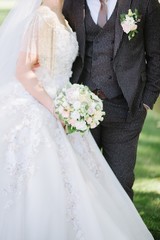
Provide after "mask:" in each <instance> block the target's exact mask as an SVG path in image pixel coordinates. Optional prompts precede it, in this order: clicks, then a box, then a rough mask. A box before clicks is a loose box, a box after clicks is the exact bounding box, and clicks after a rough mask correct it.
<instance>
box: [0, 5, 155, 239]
mask: <svg viewBox="0 0 160 240" xmlns="http://www.w3.org/2000/svg"><path fill="white" fill-rule="evenodd" d="M66 24H67V23H66ZM24 42H25V43H24V44H23V47H22V51H28V52H30V53H32V54H33V55H34V54H35V52H36V51H37V52H38V55H39V62H40V67H38V68H37V70H36V74H37V77H38V79H39V81H40V82H41V84H42V85H43V86H44V88H45V90H46V91H47V92H48V94H49V95H50V96H51V97H52V98H53V99H54V97H55V96H56V92H57V91H58V90H59V89H61V88H62V87H63V86H64V85H65V84H66V83H67V82H68V81H69V78H70V77H71V74H72V72H71V68H72V63H73V61H74V59H75V58H76V56H77V54H78V43H77V40H76V34H75V33H74V32H73V31H72V30H71V28H70V27H69V25H67V26H66V27H64V26H63V25H62V24H61V23H60V22H59V21H58V18H57V16H56V14H55V13H53V12H52V11H51V10H50V9H49V8H48V7H44V6H41V7H40V8H39V9H38V10H37V11H36V14H35V17H34V20H33V21H32V24H31V25H30V27H29V29H28V36H27V37H26V38H25V41H24ZM37 46H38V47H37ZM30 56H31V55H30ZM124 157H125V156H124ZM0 240H153V237H152V236H151V234H150V232H149V231H148V230H147V228H146V226H145V224H144V223H143V221H142V220H141V218H140V216H139V214H138V212H137V210H136V209H135V207H134V205H133V203H132V202H131V201H130V199H129V198H128V196H127V194H126V193H125V192H124V190H123V189H122V187H121V185H120V184H119V182H118V181H117V179H116V177H115V176H114V174H113V172H112V171H111V169H110V167H109V166H108V164H107V163H106V160H105V159H104V157H103V156H102V154H101V152H100V150H99V148H98V147H97V145H96V143H95V141H94V140H93V138H92V136H91V134H90V133H86V134H85V135H84V136H81V135H80V134H77V133H76V134H72V135H66V134H65V131H64V129H63V127H62V126H61V124H60V122H59V121H58V120H56V119H55V118H54V117H53V116H52V114H50V112H49V111H48V110H46V109H45V108H44V107H43V106H42V105H41V104H40V103H39V102H37V101H36V100H35V99H34V98H33V97H32V96H31V95H29V93H28V92H26V91H25V90H24V88H23V86H22V85H21V84H20V83H19V82H18V81H17V80H16V79H13V81H12V82H11V83H10V84H9V85H7V86H6V87H5V88H3V89H1V90H0Z"/></svg>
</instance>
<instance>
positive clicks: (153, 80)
mask: <svg viewBox="0 0 160 240" xmlns="http://www.w3.org/2000/svg"><path fill="white" fill-rule="evenodd" d="M130 8H131V9H132V11H134V10H135V9H137V10H138V12H139V13H140V15H141V21H140V22H139V23H138V33H137V34H136V36H135V37H134V38H133V39H132V40H130V41H129V40H128V36H127V34H126V33H124V32H123V29H122V26H121V23H120V15H121V14H123V13H125V14H127V13H128V10H129V9H130ZM63 12H64V15H65V17H66V19H67V20H68V21H69V24H70V25H71V27H72V29H73V31H76V33H77V39H78V42H79V56H78V57H77V59H76V61H75V63H74V65H73V76H72V79H71V81H72V82H78V80H79V77H80V74H81V72H82V70H83V64H84V57H85V25H84V18H85V0H65V3H64V9H63ZM113 67H114V71H115V73H116V77H117V81H118V84H119V86H120V87H121V89H122V92H123V94H124V97H125V99H126V100H127V102H128V106H129V109H130V110H131V111H134V110H135V108H136V107H137V99H140V101H141V102H143V103H145V104H147V105H148V106H150V108H153V105H154V103H155V101H156V100H157V98H158V96H159V93H160V4H159V3H158V0H143V1H140V0H125V1H124V0H118V13H117V18H116V23H115V41H114V61H113ZM106 84H107V83H106Z"/></svg>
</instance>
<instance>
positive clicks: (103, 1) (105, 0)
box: [99, 0, 107, 4]
mask: <svg viewBox="0 0 160 240" xmlns="http://www.w3.org/2000/svg"><path fill="white" fill-rule="evenodd" d="M99 1H100V3H101V4H107V0H99Z"/></svg>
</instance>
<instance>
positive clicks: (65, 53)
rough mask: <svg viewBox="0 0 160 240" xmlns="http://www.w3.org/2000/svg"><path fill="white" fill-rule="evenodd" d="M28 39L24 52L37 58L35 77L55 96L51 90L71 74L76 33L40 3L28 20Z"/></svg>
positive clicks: (76, 51)
mask: <svg viewBox="0 0 160 240" xmlns="http://www.w3.org/2000/svg"><path fill="white" fill-rule="evenodd" d="M65 21H66V20H65ZM27 38H28V40H26V43H25V44H26V45H27V46H25V48H27V52H29V53H30V54H31V55H32V56H33V55H35V54H36V55H37V56H38V59H39V64H40V68H39V69H38V70H36V72H37V74H38V77H39V79H40V81H41V83H42V84H43V85H44V87H45V88H46V90H47V91H48V92H49V94H51V95H53V96H54V93H53V89H54V90H55V89H56V90H57V88H61V87H63V86H64V85H65V84H66V83H67V82H68V81H69V79H70V77H71V75H72V70H71V69H72V64H73V62H74V60H75V58H76V56H77V54H78V42H77V39H76V33H75V32H73V31H72V29H71V28H70V26H69V24H68V22H67V21H66V26H64V25H63V24H62V23H61V22H60V21H59V19H58V17H57V15H56V13H54V12H53V11H51V10H50V8H48V7H47V6H41V7H40V8H39V9H38V10H37V12H36V15H35V17H34V19H33V21H32V22H31V25H30V28H29V31H28V33H27ZM42 69H43V73H42Z"/></svg>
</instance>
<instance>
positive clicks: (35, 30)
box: [20, 15, 42, 63]
mask: <svg viewBox="0 0 160 240" xmlns="http://www.w3.org/2000/svg"><path fill="white" fill-rule="evenodd" d="M41 25H42V21H41V20H40V17H39V16H38V15H36V16H35V17H34V18H33V20H32V21H31V23H30V24H29V26H28V28H27V29H26V31H25V34H24V36H23V39H22V43H21V49H20V52H23V53H25V56H26V62H27V63H28V62H31V63H32V62H36V61H38V36H39V31H40V28H41V27H42V26H41Z"/></svg>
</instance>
